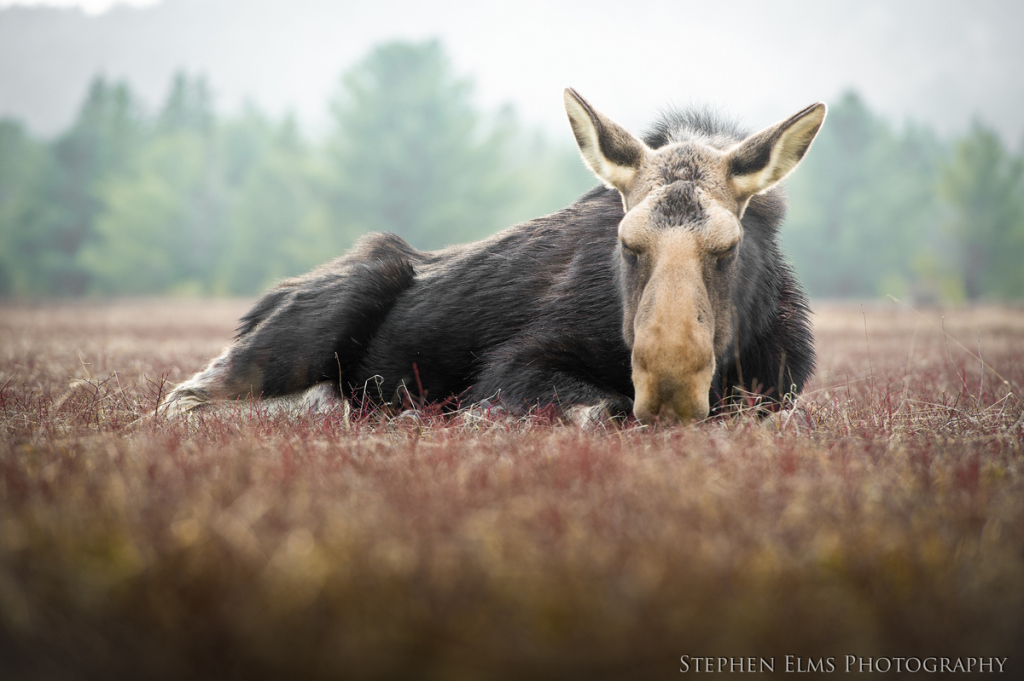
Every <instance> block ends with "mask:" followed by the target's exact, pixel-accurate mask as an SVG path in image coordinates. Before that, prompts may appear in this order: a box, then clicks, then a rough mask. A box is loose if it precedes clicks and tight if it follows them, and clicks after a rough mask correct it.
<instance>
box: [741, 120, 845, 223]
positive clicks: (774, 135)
mask: <svg viewBox="0 0 1024 681" xmlns="http://www.w3.org/2000/svg"><path fill="white" fill-rule="evenodd" d="M825 112H826V107H825V104H824V103H823V102H818V103H817V104H812V105H810V106H809V107H807V108H806V109H804V110H803V111H800V112H799V113H796V114H794V115H793V116H790V117H789V118H787V119H786V120H784V121H782V122H781V123H778V124H776V125H773V126H771V127H770V128H765V129H764V130H762V131H761V132H758V133H755V134H753V135H751V136H750V137H748V138H747V139H745V140H743V141H742V142H740V143H739V144H737V145H736V146H735V147H733V148H732V149H730V150H729V151H728V152H726V157H727V160H728V162H729V179H730V182H731V183H732V187H733V191H734V192H735V193H736V198H737V200H738V201H739V203H740V206H741V208H740V215H741V216H742V214H743V209H744V208H746V205H747V201H748V200H749V199H750V197H751V196H753V195H754V194H761V193H763V192H766V191H768V190H769V189H771V188H772V187H774V186H775V185H776V184H778V183H779V182H781V181H782V179H783V178H784V177H786V175H789V174H790V173H791V172H792V171H793V169H794V168H796V167H797V165H798V164H799V163H800V160H801V159H802V158H803V157H804V154H806V153H807V150H808V149H809V148H810V146H811V142H813V141H814V137H815V136H816V135H817V134H818V131H819V130H820V129H821V124H822V123H823V122H824V121H825Z"/></svg>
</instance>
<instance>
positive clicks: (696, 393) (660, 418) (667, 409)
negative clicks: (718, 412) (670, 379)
mask: <svg viewBox="0 0 1024 681" xmlns="http://www.w3.org/2000/svg"><path fill="white" fill-rule="evenodd" d="M634 380H635V379H634ZM709 391H710V384H709V385H708V387H707V389H704V390H701V388H700V387H699V386H697V387H696V390H687V389H683V390H678V391H672V392H670V393H667V394H665V393H662V392H661V391H654V392H653V394H652V393H651V392H646V391H645V393H644V394H641V392H640V391H639V390H638V391H637V399H636V401H635V402H634V403H633V415H634V416H636V418H637V420H638V421H640V423H642V424H644V425H652V424H655V423H657V424H659V425H663V426H667V425H674V424H676V423H679V424H682V425H684V426H685V425H688V424H690V423H692V422H694V421H700V420H701V419H704V418H707V415H708V413H709V412H710V404H709V402H708V393H709Z"/></svg>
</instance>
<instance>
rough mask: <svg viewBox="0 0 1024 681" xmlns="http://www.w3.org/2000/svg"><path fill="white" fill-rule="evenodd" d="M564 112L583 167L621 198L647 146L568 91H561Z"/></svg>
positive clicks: (572, 91) (630, 186)
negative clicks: (562, 92) (583, 162)
mask: <svg viewBox="0 0 1024 681" xmlns="http://www.w3.org/2000/svg"><path fill="white" fill-rule="evenodd" d="M565 112H566V113H567V114H569V124H570V125H571V126H572V133H573V135H575V136H576V145H577V146H578V147H579V148H580V154H582V155H583V160H584V161H585V162H586V164H587V167H589V168H590V170H591V171H592V172H593V173H594V174H595V175H597V177H598V179H600V180H601V181H602V182H604V183H605V184H606V185H608V186H609V187H612V188H614V189H618V190H619V192H620V193H621V194H623V196H625V193H626V192H628V191H629V190H630V189H631V188H632V187H633V182H634V181H635V179H636V173H637V170H639V168H640V164H641V163H642V162H643V159H644V155H645V154H646V152H647V145H646V144H644V143H643V142H642V141H640V140H639V139H637V138H636V137H634V136H633V135H632V134H630V133H629V131H627V130H626V129H625V128H623V127H622V126H620V125H619V124H618V123H616V122H615V121H613V120H611V119H610V118H608V117H606V116H604V115H603V114H601V113H600V112H598V111H596V110H595V109H594V108H593V107H592V106H590V104H588V103H587V100H585V99H583V98H582V97H580V96H579V94H578V93H577V92H576V91H575V90H573V89H572V88H566V89H565Z"/></svg>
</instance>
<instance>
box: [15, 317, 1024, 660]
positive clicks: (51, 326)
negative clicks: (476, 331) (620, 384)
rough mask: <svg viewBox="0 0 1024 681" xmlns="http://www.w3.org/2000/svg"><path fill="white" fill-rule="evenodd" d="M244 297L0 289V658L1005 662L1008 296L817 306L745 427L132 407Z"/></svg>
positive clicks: (1016, 464) (1013, 453)
mask: <svg viewBox="0 0 1024 681" xmlns="http://www.w3.org/2000/svg"><path fill="white" fill-rule="evenodd" d="M246 307H247V301H239V300H231V301H181V300H168V299H157V300H128V301H118V302H84V303H82V302H75V303H66V304H62V303H46V304H38V305H30V304H14V303H5V304H2V305H0V428H2V440H0V471H2V473H0V677H3V678H33V679H34V678H39V679H42V678H55V679H78V678H104V679H107V678H140V679H141V678H153V679H158V678H209V679H214V678H240V679H262V678H268V679H269V678H308V679H314V678H346V679H411V678H417V679H467V680H468V679H492V678H498V679H501V678H510V679H513V678H514V679H547V678H552V679H554V678H624V679H627V678H628V679H654V678H665V677H678V676H680V675H681V672H680V669H681V661H680V658H681V657H682V656H690V658H689V659H690V660H691V662H690V664H691V666H690V668H689V672H688V674H689V673H694V672H695V669H694V668H693V666H692V660H693V659H694V658H696V657H702V658H703V657H712V658H718V657H724V658H728V659H731V660H735V659H737V658H740V657H742V658H750V657H754V658H765V659H770V660H774V664H775V674H771V673H768V672H760V673H759V672H755V673H749V672H746V670H744V672H743V673H738V672H735V667H734V669H733V671H734V673H732V674H730V673H728V672H723V673H720V674H717V677H719V678H729V677H730V676H738V677H740V678H767V677H769V676H779V675H782V674H783V673H785V672H786V665H787V659H786V656H787V655H789V656H792V658H791V659H790V660H789V661H790V662H792V660H797V661H798V662H800V664H801V667H802V669H803V670H806V669H808V664H809V663H815V662H816V661H820V660H827V659H828V658H834V661H835V667H836V670H835V673H836V674H844V673H845V671H844V660H845V659H846V658H845V656H847V655H851V656H856V657H857V658H858V659H868V658H871V659H873V660H878V659H879V658H887V659H895V658H896V657H917V658H925V657H928V656H945V657H949V658H951V659H953V658H958V657H959V658H967V657H971V658H985V659H988V658H989V657H999V658H1000V659H1004V658H1008V659H1006V660H1005V674H1004V675H1009V676H1010V677H1012V678H1021V677H1024V656H1022V655H1021V653H1020V652H1019V650H1020V649H1021V648H1020V642H1021V641H1024V400H1022V397H1021V396H1022V394H1024V393H1022V389H1024V309H1021V308H1008V307H971V308H960V309H947V310H937V309H928V310H921V311H916V310H913V309H911V308H910V307H909V306H907V305H903V304H901V303H898V302H895V301H886V302H879V303H874V304H871V305H867V306H863V307H861V306H856V305H847V306H844V305H839V304H824V303H822V304H820V305H817V306H816V310H815V316H814V324H815V333H816V336H817V347H818V355H819V357H818V370H817V373H816V375H815V378H814V379H813V380H812V382H811V384H810V385H809V386H808V388H807V390H806V391H805V393H804V394H803V395H802V396H801V397H800V398H799V400H798V402H797V405H796V407H795V408H794V409H792V410H790V411H786V412H781V413H779V414H776V415H773V416H771V417H768V418H758V417H757V415H756V413H755V412H754V410H752V409H743V408H740V409H737V410H736V411H735V412H734V413H731V414H729V415H727V416H724V417H720V418H717V419H712V420H708V421H705V422H703V423H700V424H697V425H695V426H692V427H676V428H643V427H639V426H637V425H636V424H635V423H627V424H625V425H624V426H622V427H616V426H608V427H598V428H595V429H591V430H584V429H581V428H579V427H577V426H574V425H571V424H568V423H565V422H563V421H561V420H560V419H558V418H557V416H556V415H554V414H552V413H547V412H540V413H535V414H531V415H530V416H528V417H526V418H510V417H508V416H506V415H504V414H502V413H501V412H499V411H496V410H465V411H463V412H460V413H456V414H448V415H446V414H439V413H433V412H427V413H424V414H422V415H421V416H419V417H409V416H406V417H403V418H397V419H396V418H386V417H384V416H383V415H380V414H374V413H370V414H366V413H359V412H348V413H342V412H340V411H339V412H337V413H334V414H330V415H327V416H323V415H315V414H307V413H299V412H295V411H288V410H280V409H273V408H271V407H270V405H267V404H264V403H259V402H240V403H233V404H231V405H230V406H228V407H226V408H220V409H214V410H210V411H208V412H205V413H197V414H196V415H194V416H192V417H190V418H188V419H178V420H163V419H153V418H141V417H144V416H146V415H147V414H149V413H151V412H152V410H153V408H154V406H155V405H156V404H157V403H158V401H159V399H160V397H161V396H162V395H164V394H166V392H167V390H168V388H169V386H170V385H173V384H174V383H176V382H178V381H181V380H183V379H184V378H186V377H188V376H189V375H191V373H192V372H194V371H196V370H197V369H199V368H201V367H202V366H203V364H204V363H205V362H206V360H207V359H209V358H210V357H211V356H213V355H214V354H216V353H217V352H219V351H220V349H221V348H222V347H223V346H224V345H225V344H226V343H227V342H228V340H229V338H230V337H231V336H232V335H233V333H232V332H233V328H234V326H235V323H236V320H237V319H238V317H239V316H240V315H241V314H242V313H243V312H244V311H245V310H246ZM794 669H795V667H794ZM893 669H895V667H893ZM853 672H857V673H863V668H861V669H857V668H855V669H854V670H853ZM688 674H683V675H688ZM922 675H925V676H928V677H929V678H931V677H935V676H942V674H923V673H922ZM812 676H832V674H828V673H825V672H821V671H820V668H819V671H818V672H812V673H809V674H805V677H808V678H810V677H812ZM885 676H887V677H899V676H900V674H897V673H896V672H895V671H893V672H890V673H888V674H886V675H885ZM956 676H958V677H960V676H964V675H963V674H956Z"/></svg>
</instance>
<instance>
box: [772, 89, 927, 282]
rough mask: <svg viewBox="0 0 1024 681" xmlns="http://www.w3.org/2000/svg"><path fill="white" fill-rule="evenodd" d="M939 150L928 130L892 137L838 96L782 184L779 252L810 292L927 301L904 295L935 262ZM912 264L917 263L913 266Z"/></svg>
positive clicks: (860, 106)
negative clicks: (785, 192) (786, 203)
mask: <svg viewBox="0 0 1024 681" xmlns="http://www.w3.org/2000/svg"><path fill="white" fill-rule="evenodd" d="M944 154H945V149H944V147H943V146H942V144H941V143H940V142H939V141H938V140H936V139H935V137H934V135H932V134H931V133H930V132H929V131H927V130H923V129H920V128H915V127H908V128H907V129H906V130H904V131H903V132H902V133H894V132H893V131H892V130H891V129H890V128H889V126H888V125H887V124H886V123H885V122H884V121H882V120H881V119H879V118H878V117H877V116H875V115H873V114H872V113H871V112H870V111H869V110H868V109H867V107H866V106H865V105H864V103H863V101H861V100H860V98H859V97H858V96H857V95H856V94H854V93H848V94H847V95H845V96H844V97H843V98H842V100H840V102H839V103H838V104H837V105H834V106H833V107H832V109H831V110H830V111H829V115H828V119H827V120H826V122H825V125H824V127H823V128H822V131H821V133H820V135H819V137H818V139H817V140H816V141H815V143H814V147H813V148H812V150H811V151H810V153H809V154H808V155H807V158H806V159H805V160H804V162H803V164H801V166H800V169H799V170H798V171H797V172H796V173H794V175H793V176H792V178H791V179H790V180H788V184H789V192H790V203H791V206H792V209H791V212H790V217H789V220H788V222H787V224H786V225H785V226H784V228H783V240H784V243H785V245H786V250H787V252H788V253H790V254H791V255H792V258H793V261H794V264H795V266H796V269H797V271H798V272H799V273H800V275H801V277H802V278H803V280H804V282H805V283H806V285H807V286H808V288H809V290H810V292H811V294H812V295H813V296H824V297H849V296H875V295H885V294H895V295H905V294H907V293H918V295H937V294H936V293H935V292H929V291H914V290H913V289H912V286H913V285H914V284H918V285H919V286H920V285H924V286H925V287H933V286H940V287H941V286H942V285H943V282H938V283H933V282H923V283H922V282H920V281H919V279H920V277H919V276H918V272H917V271H915V268H916V269H917V270H921V269H922V268H925V269H927V263H931V262H936V261H941V260H942V259H943V258H944V257H945V253H944V251H943V250H942V244H941V240H940V239H939V238H938V237H939V236H940V234H939V230H938V225H939V222H940V220H939V218H940V215H941V213H942V207H941V205H940V202H939V200H938V197H937V196H936V194H935V191H934V187H935V182H936V177H937V171H938V165H939V163H940V162H941V160H942V158H943V156H944ZM915 259H916V261H917V263H918V264H917V265H915Z"/></svg>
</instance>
